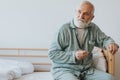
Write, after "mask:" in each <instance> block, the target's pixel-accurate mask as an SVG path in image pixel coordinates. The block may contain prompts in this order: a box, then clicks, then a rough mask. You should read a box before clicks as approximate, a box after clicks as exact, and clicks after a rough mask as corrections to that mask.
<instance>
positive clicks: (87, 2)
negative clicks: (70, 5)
mask: <svg viewBox="0 0 120 80" xmlns="http://www.w3.org/2000/svg"><path fill="white" fill-rule="evenodd" d="M83 4H87V5H90V6H91V7H92V9H93V10H92V14H94V11H95V7H94V5H93V4H92V3H91V2H90V1H87V0H83V1H82V2H81V3H80V4H79V5H77V7H76V9H77V8H78V6H80V5H83Z"/></svg>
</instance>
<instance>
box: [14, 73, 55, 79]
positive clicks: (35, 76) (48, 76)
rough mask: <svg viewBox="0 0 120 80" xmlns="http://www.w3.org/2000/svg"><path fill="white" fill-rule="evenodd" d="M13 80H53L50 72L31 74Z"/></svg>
mask: <svg viewBox="0 0 120 80" xmlns="http://www.w3.org/2000/svg"><path fill="white" fill-rule="evenodd" d="M15 80H53V78H52V75H51V73H50V72H33V73H31V74H27V75H23V76H22V77H20V78H18V79H15Z"/></svg>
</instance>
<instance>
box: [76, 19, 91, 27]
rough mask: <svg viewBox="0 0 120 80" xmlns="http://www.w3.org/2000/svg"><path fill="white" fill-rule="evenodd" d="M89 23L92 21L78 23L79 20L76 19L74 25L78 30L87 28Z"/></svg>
mask: <svg viewBox="0 0 120 80" xmlns="http://www.w3.org/2000/svg"><path fill="white" fill-rule="evenodd" d="M89 23H90V21H89V22H88V23H85V22H83V21H78V20H77V19H75V18H74V25H75V26H76V27H78V28H87V27H88V24H89Z"/></svg>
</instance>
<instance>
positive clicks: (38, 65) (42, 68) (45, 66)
mask: <svg viewBox="0 0 120 80" xmlns="http://www.w3.org/2000/svg"><path fill="white" fill-rule="evenodd" d="M5 50H8V51H11V50H14V51H17V54H12V53H10V54H9V53H7V54H5V53H2V52H0V58H7V59H13V58H19V60H22V59H24V58H28V59H32V58H35V59H36V58H38V59H43V60H39V61H38V60H37V62H32V63H33V65H34V66H35V71H37V72H49V71H50V67H51V63H50V60H49V59H48V55H47V54H27V55H26V54H21V51H23V52H24V51H46V53H47V51H48V49H42V48H0V51H5ZM102 52H103V54H104V56H105V58H106V61H107V64H108V65H107V66H108V71H107V72H108V73H110V74H112V75H114V55H112V54H111V53H110V52H108V51H106V50H102ZM44 59H47V61H46V62H45V60H44Z"/></svg>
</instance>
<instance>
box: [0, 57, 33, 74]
mask: <svg viewBox="0 0 120 80" xmlns="http://www.w3.org/2000/svg"><path fill="white" fill-rule="evenodd" d="M1 63H3V64H5V63H7V65H8V66H17V67H18V68H19V69H20V70H21V73H22V74H28V73H32V72H33V71H34V66H33V65H32V63H30V62H23V61H17V60H7V59H0V64H1Z"/></svg>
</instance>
